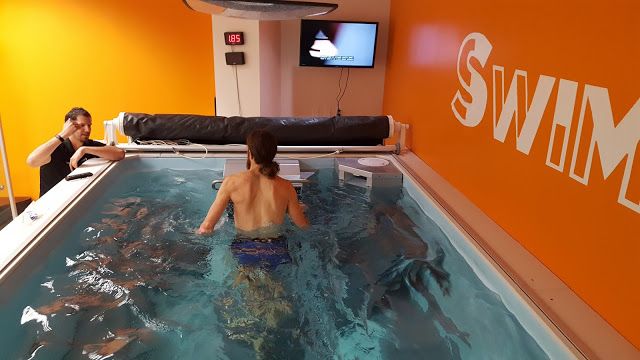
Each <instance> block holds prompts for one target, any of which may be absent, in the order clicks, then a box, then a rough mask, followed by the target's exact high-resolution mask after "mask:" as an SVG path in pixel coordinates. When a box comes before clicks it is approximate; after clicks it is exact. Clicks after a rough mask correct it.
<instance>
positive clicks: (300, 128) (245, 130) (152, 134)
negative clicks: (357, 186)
mask: <svg viewBox="0 0 640 360" xmlns="http://www.w3.org/2000/svg"><path fill="white" fill-rule="evenodd" d="M123 128H124V133H125V135H127V136H130V137H131V138H133V139H134V140H178V139H186V140H189V141H191V142H194V143H200V144H220V145H222V144H244V143H245V139H246V138H247V135H249V133H250V132H251V131H253V130H256V129H264V130H268V131H270V132H271V133H273V134H274V135H275V136H276V137H277V138H278V145H284V146H330V145H338V146H372V145H380V144H382V142H383V139H385V138H387V137H389V118H388V117H387V116H340V117H239V116H233V117H223V116H204V115H182V114H156V115H150V114H142V113H125V114H124V117H123Z"/></svg>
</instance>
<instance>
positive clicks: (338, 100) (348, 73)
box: [336, 68, 351, 116]
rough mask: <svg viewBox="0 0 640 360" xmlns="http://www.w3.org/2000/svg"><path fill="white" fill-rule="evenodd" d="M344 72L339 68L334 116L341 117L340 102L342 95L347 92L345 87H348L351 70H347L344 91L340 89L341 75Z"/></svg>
mask: <svg viewBox="0 0 640 360" xmlns="http://www.w3.org/2000/svg"><path fill="white" fill-rule="evenodd" d="M343 71H344V68H340V78H339V79H338V96H336V103H337V105H338V106H337V107H338V109H337V111H336V116H341V115H342V109H340V101H342V98H343V97H344V94H345V93H346V92H347V87H348V86H349V76H350V74H351V68H347V81H346V82H345V84H344V89H343V88H342V73H343Z"/></svg>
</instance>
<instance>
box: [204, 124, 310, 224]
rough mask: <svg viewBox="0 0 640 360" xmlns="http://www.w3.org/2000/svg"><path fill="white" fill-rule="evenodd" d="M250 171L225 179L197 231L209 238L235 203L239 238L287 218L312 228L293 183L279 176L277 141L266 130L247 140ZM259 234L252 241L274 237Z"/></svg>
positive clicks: (250, 135) (257, 132) (255, 133)
mask: <svg viewBox="0 0 640 360" xmlns="http://www.w3.org/2000/svg"><path fill="white" fill-rule="evenodd" d="M247 146H248V148H249V149H248V151H247V155H248V158H247V169H248V170H247V171H244V172H242V173H239V174H235V175H232V176H229V177H227V178H225V179H224V181H223V182H222V186H221V187H220V190H219V191H218V195H217V196H216V199H215V201H214V202H213V204H212V205H211V208H210V209H209V212H208V213H207V216H206V217H205V219H204V221H203V222H202V224H201V225H200V228H199V229H198V233H199V234H208V233H211V232H212V231H213V227H214V226H215V224H216V223H217V222H218V220H219V219H220V216H222V214H223V213H224V211H225V209H226V207H227V204H228V203H229V201H232V202H233V206H234V219H235V224H236V228H237V230H238V233H239V234H246V235H249V234H252V233H255V232H256V231H260V230H261V229H268V228H271V227H273V226H274V225H281V224H282V223H283V222H284V216H285V214H287V213H288V214H289V217H290V218H291V220H292V221H293V223H294V224H296V225H297V226H298V227H300V228H306V227H308V226H309V222H308V221H307V218H306V217H305V215H304V212H303V210H302V206H301V205H300V203H299V202H298V196H297V194H296V192H295V190H294V189H293V186H292V185H291V183H290V182H289V181H287V180H285V179H283V178H281V177H279V176H277V175H278V171H279V170H280V167H279V166H278V163H276V162H275V161H273V159H274V157H275V156H276V152H277V150H278V144H277V140H276V138H275V137H274V136H273V135H272V134H271V133H269V132H267V131H264V130H256V131H253V132H252V133H251V134H249V136H248V137H247ZM271 236H277V234H260V235H258V236H251V237H271Z"/></svg>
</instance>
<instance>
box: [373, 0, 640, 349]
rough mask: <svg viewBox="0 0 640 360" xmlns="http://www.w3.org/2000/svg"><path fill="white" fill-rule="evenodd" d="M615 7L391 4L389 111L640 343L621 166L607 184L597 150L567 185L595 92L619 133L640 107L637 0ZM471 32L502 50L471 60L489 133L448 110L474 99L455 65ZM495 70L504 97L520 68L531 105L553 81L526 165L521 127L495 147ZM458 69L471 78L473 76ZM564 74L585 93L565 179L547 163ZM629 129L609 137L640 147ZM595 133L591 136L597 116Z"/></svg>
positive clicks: (634, 216) (635, 237) (434, 162)
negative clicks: (604, 99) (583, 179)
mask: <svg viewBox="0 0 640 360" xmlns="http://www.w3.org/2000/svg"><path fill="white" fill-rule="evenodd" d="M614 3H615V5H613V3H612V4H611V5H609V3H606V2H603V1H568V2H567V1H552V0H542V1H533V0H527V1H522V2H512V1H509V2H508V1H493V2H491V4H488V3H486V2H478V1H471V0H462V1H459V2H456V3H455V5H451V4H450V3H447V2H432V1H429V2H417V1H392V3H391V20H390V21H391V26H390V35H389V59H388V60H389V62H388V64H387V74H386V83H385V96H384V112H385V113H388V114H392V115H393V116H394V117H395V118H397V119H398V120H400V121H403V122H409V123H410V124H411V125H412V128H411V130H412V131H411V132H412V139H411V142H412V145H411V146H412V149H413V151H414V152H416V153H417V154H418V156H420V157H421V158H422V159H423V160H424V161H425V162H426V163H427V164H429V165H430V166H432V167H433V168H434V169H435V170H436V171H438V172H439V173H440V174H441V175H443V176H444V177H445V178H446V179H447V180H448V181H450V182H451V183H452V184H453V185H454V186H455V187H457V188H458V189H459V190H461V191H462V192H463V193H464V194H465V195H466V196H467V197H468V198H469V199H471V200H472V201H473V202H474V203H475V204H477V205H478V206H479V207H480V208H481V209H483V210H484V211H485V212H486V213H487V214H488V215H489V216H490V217H491V218H492V219H494V220H495V221H496V222H497V223H498V224H499V225H501V226H502V227H503V228H504V229H505V230H506V231H507V232H508V233H510V234H511V235H512V236H513V237H514V238H516V239H517V240H518V241H519V242H521V243H522V245H524V246H525V247H526V248H527V249H528V250H529V251H530V252H532V253H533V254H534V255H535V256H537V257H538V258H539V259H540V260H541V261H542V262H543V263H544V264H545V265H546V266H547V267H548V268H549V269H551V270H552V271H553V272H554V273H555V274H556V275H558V276H559V277H560V278H561V279H562V280H564V281H565V282H566V283H567V284H568V285H569V286H570V287H571V288H572V289H573V290H574V291H575V292H576V293H577V294H578V295H579V296H581V297H582V298H583V299H584V300H585V301H586V302H587V303H589V304H590V305H591V306H592V307H593V308H594V309H595V310H596V311H597V312H598V313H600V314H601V315H602V316H603V317H604V318H605V319H606V320H607V321H608V322H609V323H611V324H612V325H613V326H614V327H615V328H616V329H617V330H618V331H619V332H620V333H621V334H623V335H624V336H625V337H626V338H628V339H629V340H630V341H631V342H633V343H634V344H635V345H636V346H637V347H640V326H639V325H638V324H639V323H640V307H639V306H638V304H640V288H639V285H638V284H640V282H639V280H638V276H639V275H640V270H638V266H639V264H640V213H638V212H636V211H634V210H632V209H631V208H630V207H627V206H623V205H621V204H620V203H618V192H619V189H620V186H621V183H622V178H623V173H624V167H625V163H624V161H623V162H622V163H620V164H619V165H618V167H617V168H616V169H615V170H614V171H613V173H612V174H611V175H610V176H609V177H608V178H607V179H606V180H605V179H604V177H603V171H602V168H601V166H600V157H599V156H598V155H597V154H598V153H597V152H596V155H595V156H594V159H593V166H592V169H591V176H590V179H589V182H588V185H586V186H585V185H583V184H581V183H579V182H578V181H576V180H574V179H572V178H571V177H569V168H570V163H571V157H572V153H573V144H574V141H575V138H576V133H577V131H576V129H577V123H578V117H579V113H580V105H581V104H582V100H583V99H582V98H583V95H582V94H583V91H584V89H585V84H589V85H594V86H599V87H604V88H607V89H608V90H609V96H610V101H611V108H612V111H613V116H614V119H615V123H616V124H618V125H619V124H620V122H621V120H622V118H623V117H624V116H625V114H627V112H629V111H630V109H632V107H633V106H634V104H636V102H637V101H638V100H639V99H640V87H639V86H638V84H640V71H639V70H638V59H640V31H639V30H638V24H640V2H638V1H636V0H626V1H615V2H614ZM473 32H479V33H482V34H484V35H485V36H486V37H487V39H488V40H489V41H490V42H491V45H492V46H493V48H492V50H491V53H490V55H489V57H488V59H487V62H486V64H485V66H484V67H482V66H481V65H480V64H479V63H478V62H477V60H473V61H472V64H473V67H474V68H475V69H477V71H478V72H479V74H480V75H481V76H482V78H483V79H484V81H485V82H486V85H487V90H488V101H487V108H486V110H485V112H484V116H483V117H482V118H481V119H482V120H481V121H480V123H479V124H478V125H477V126H473V127H467V126H464V125H463V124H462V123H461V122H460V121H458V119H457V118H456V117H455V116H454V114H453V111H452V100H453V98H454V95H455V94H456V92H457V91H460V92H461V95H462V96H463V98H464V99H466V100H467V101H469V100H471V99H472V98H471V94H470V93H469V92H467V91H465V90H464V89H463V87H462V86H461V83H460V81H459V79H458V75H457V71H456V69H457V58H458V51H459V49H460V46H461V44H462V42H463V39H464V38H465V37H466V36H467V35H468V34H470V33H473ZM473 46H474V43H472V44H470V48H473ZM468 50H469V48H467V49H466V50H465V52H464V53H463V59H466V56H467V54H468ZM493 65H499V66H503V67H504V69H505V73H506V79H505V84H506V85H505V86H506V87H507V88H508V86H509V84H510V83H511V79H512V77H513V73H514V71H515V69H520V70H525V71H527V73H528V90H529V98H530V100H531V98H532V96H533V93H534V90H535V89H536V84H537V83H538V77H539V76H540V75H547V76H550V77H554V78H556V80H555V84H554V86H553V88H552V91H551V94H550V100H549V103H548V104H547V107H546V110H545V111H544V112H543V116H542V120H541V123H540V124H541V125H540V127H539V130H538V132H537V135H536V137H535V138H534V142H533V146H532V147H531V150H530V152H529V154H528V155H527V154H525V153H523V152H520V151H518V150H517V149H516V137H515V129H514V126H513V124H512V127H511V128H510V129H509V133H508V136H507V138H506V141H504V143H503V142H500V141H497V140H495V139H494V130H493V119H492V114H493V108H492V100H493V95H492V89H493V84H492V67H493ZM461 70H462V72H461V73H462V76H463V79H464V81H466V82H468V81H469V79H470V71H469V70H468V68H467V67H466V65H465V66H463V67H462V69H461ZM560 78H562V79H567V80H571V81H575V82H577V83H578V90H577V99H576V105H575V109H574V112H573V119H572V127H571V130H570V137H569V147H568V151H567V158H566V159H565V163H564V169H563V171H558V170H555V169H552V168H551V167H549V166H547V165H546V156H547V149H548V145H549V139H550V133H551V128H552V126H551V125H552V121H553V114H554V109H555V106H556V100H555V99H556V97H557V94H558V82H559V81H560ZM521 90H524V86H522V87H521ZM523 100H524V98H522V99H521V103H524V101H523ZM521 121H522V120H521ZM625 122H626V123H627V125H630V124H631V125H634V124H635V125H634V126H631V127H630V128H629V130H628V131H625V132H626V133H627V134H623V133H622V132H617V133H615V132H614V133H610V134H608V135H607V136H608V140H609V141H612V143H613V144H614V145H615V144H617V143H620V144H621V143H622V139H623V138H624V137H625V136H626V137H627V138H629V136H630V138H631V139H635V144H636V145H635V146H637V144H638V139H639V138H640V126H638V125H639V124H640V114H639V113H637V112H636V113H635V114H633V116H631V117H629V118H627V119H625ZM521 123H522V122H521ZM585 124H586V125H585V128H584V129H585V130H584V131H585V133H586V134H587V135H589V134H590V133H592V132H593V130H592V129H593V126H591V125H590V124H592V120H591V117H590V116H587V118H586V120H585ZM589 139H590V138H589V136H587V137H586V138H585V140H583V141H582V144H581V145H582V146H581V147H580V151H585V150H587V147H586V146H584V145H588V143H589ZM599 145H600V144H599ZM599 147H601V146H599ZM613 148H616V147H615V146H614V147H613ZM600 150H602V149H600ZM581 154H584V153H581ZM556 155H557V153H555V154H554V156H556ZM635 155H636V156H635V161H634V164H633V165H634V168H633V172H632V173H631V181H630V183H629V192H628V196H627V197H628V198H629V200H632V201H635V203H636V204H637V203H638V202H639V200H640V148H638V147H636V148H635ZM631 156H633V151H632V152H631ZM580 158H584V156H582V155H581V156H580ZM556 159H557V158H556ZM626 159H629V155H628V156H627V158H626ZM556 161H557V160H556Z"/></svg>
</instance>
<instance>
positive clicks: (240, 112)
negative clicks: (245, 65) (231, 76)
mask: <svg viewBox="0 0 640 360" xmlns="http://www.w3.org/2000/svg"><path fill="white" fill-rule="evenodd" d="M233 72H234V73H235V76H236V94H237V95H238V115H239V116H242V106H240V85H238V65H233Z"/></svg>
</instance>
